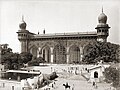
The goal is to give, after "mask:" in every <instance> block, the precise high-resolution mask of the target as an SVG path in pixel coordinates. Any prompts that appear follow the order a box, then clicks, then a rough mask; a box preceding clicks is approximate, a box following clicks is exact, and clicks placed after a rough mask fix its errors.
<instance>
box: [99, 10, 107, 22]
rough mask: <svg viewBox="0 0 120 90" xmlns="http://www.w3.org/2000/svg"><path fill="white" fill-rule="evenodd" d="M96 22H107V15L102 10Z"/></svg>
mask: <svg viewBox="0 0 120 90" xmlns="http://www.w3.org/2000/svg"><path fill="white" fill-rule="evenodd" d="M98 22H99V23H104V24H106V22H107V16H106V15H105V14H104V13H103V12H102V13H101V14H100V15H99V17H98Z"/></svg>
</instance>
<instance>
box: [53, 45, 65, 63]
mask: <svg viewBox="0 0 120 90" xmlns="http://www.w3.org/2000/svg"><path fill="white" fill-rule="evenodd" d="M53 54H54V56H53V63H57V64H65V63H66V62H67V61H66V49H65V47H64V46H63V45H61V44H57V45H56V46H55V47H54V49H53Z"/></svg>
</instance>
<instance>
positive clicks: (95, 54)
mask: <svg viewBox="0 0 120 90" xmlns="http://www.w3.org/2000/svg"><path fill="white" fill-rule="evenodd" d="M119 48H120V46H119V45H117V44H112V43H110V42H94V43H93V44H88V45H87V46H86V47H85V54H84V57H83V62H85V63H88V64H90V63H97V62H99V61H101V60H102V61H103V62H119V55H118V52H117V50H118V49H119Z"/></svg>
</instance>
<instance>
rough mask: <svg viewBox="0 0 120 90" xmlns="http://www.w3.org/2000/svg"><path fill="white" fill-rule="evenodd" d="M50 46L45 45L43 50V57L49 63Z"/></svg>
mask: <svg viewBox="0 0 120 90" xmlns="http://www.w3.org/2000/svg"><path fill="white" fill-rule="evenodd" d="M50 54H51V53H50V48H49V47H48V46H45V47H44V48H43V50H42V55H43V58H44V60H45V61H46V62H47V63H50Z"/></svg>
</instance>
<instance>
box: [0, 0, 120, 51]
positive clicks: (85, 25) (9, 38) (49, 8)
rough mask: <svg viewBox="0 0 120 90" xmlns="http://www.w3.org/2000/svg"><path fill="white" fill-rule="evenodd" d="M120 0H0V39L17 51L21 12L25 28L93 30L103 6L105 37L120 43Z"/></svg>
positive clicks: (31, 30) (39, 29)
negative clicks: (106, 25)
mask: <svg viewBox="0 0 120 90" xmlns="http://www.w3.org/2000/svg"><path fill="white" fill-rule="evenodd" d="M119 5H120V1H119V0H12V1H8V0H4V1H2V0H1V1H0V43H2V44H4V43H8V44H9V47H11V48H12V49H13V52H20V42H19V41H18V38H17V33H16V32H17V31H18V30H19V23H20V22H21V17H22V15H24V20H25V22H26V23H27V30H29V31H30V32H33V33H36V34H37V33H38V31H39V32H40V33H43V30H44V28H45V30H46V33H64V32H65V33H66V32H89V31H96V29H95V27H96V26H97V24H98V16H99V15H100V13H101V9H102V6H103V8H104V13H105V14H106V15H107V17H108V21H107V23H108V24H109V26H110V27H111V28H110V30H109V37H108V41H109V42H112V43H116V44H118V43H120V38H119V33H120V30H119V27H120V6H119Z"/></svg>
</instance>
